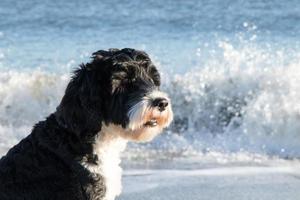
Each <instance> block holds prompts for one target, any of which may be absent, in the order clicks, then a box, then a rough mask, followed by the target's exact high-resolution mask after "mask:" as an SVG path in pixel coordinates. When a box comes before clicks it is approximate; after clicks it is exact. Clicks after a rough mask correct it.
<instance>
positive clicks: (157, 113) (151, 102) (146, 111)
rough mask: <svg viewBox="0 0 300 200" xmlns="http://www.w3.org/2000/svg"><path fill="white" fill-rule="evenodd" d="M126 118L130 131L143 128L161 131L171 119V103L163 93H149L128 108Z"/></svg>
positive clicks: (157, 91)
mask: <svg viewBox="0 0 300 200" xmlns="http://www.w3.org/2000/svg"><path fill="white" fill-rule="evenodd" d="M128 118H129V125H128V128H129V129H131V130H136V129H139V128H145V127H146V128H154V127H159V128H161V129H163V128H165V127H167V126H168V125H169V124H170V122H171V121H172V119H173V112H172V108H171V101H170V99H169V98H168V96H167V95H166V94H165V93H163V92H161V91H159V90H154V91H151V92H150V93H148V94H146V95H145V96H144V97H143V98H141V99H140V100H139V101H138V102H136V103H135V104H134V105H133V106H132V107H131V108H130V110H129V112H128Z"/></svg>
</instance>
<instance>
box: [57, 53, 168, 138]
mask: <svg viewBox="0 0 300 200" xmlns="http://www.w3.org/2000/svg"><path fill="white" fill-rule="evenodd" d="M92 58H93V60H92V62H90V63H87V64H85V65H81V67H80V69H78V70H76V71H75V73H74V77H73V78H72V80H71V81H70V83H69V85H68V87H67V89H66V93H65V96H64V97H63V99H62V102H61V104H60V106H59V107H58V109H57V116H58V119H59V121H60V122H61V123H63V124H64V125H65V126H66V128H69V129H71V130H72V131H73V132H76V133H78V134H80V135H83V134H93V133H95V132H99V131H100V130H101V128H102V125H104V126H106V128H114V129H115V130H116V131H118V132H119V133H120V135H121V136H122V137H125V138H127V139H130V140H136V141H149V140H151V139H152V138H153V137H154V136H155V135H157V134H158V133H160V132H161V131H162V129H163V128H165V127H167V126H168V125H169V124H170V122H171V121H172V118H173V113H172V109H171V102H170V99H169V98H168V96H167V95H166V94H165V93H163V92H161V91H160V90H159V86H160V75H159V73H158V71H157V69H156V67H155V66H154V65H153V63H152V62H151V60H150V58H149V56H148V55H147V54H146V53H145V52H142V51H136V50H134V49H122V50H118V49H111V50H109V51H102V50H101V51H98V52H95V53H94V54H93V57H92Z"/></svg>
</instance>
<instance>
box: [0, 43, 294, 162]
mask: <svg viewBox="0 0 300 200" xmlns="http://www.w3.org/2000/svg"><path fill="white" fill-rule="evenodd" d="M218 51H219V52H220V53H219V54H218V56H216V57H214V56H211V57H209V58H207V61H205V62H202V63H201V65H199V66H196V67H194V68H191V69H192V70H190V71H189V72H187V73H185V74H183V75H182V74H181V75H174V74H166V73H165V72H166V71H164V70H163V81H162V82H163V83H165V84H164V85H163V89H164V90H165V91H166V92H167V93H168V94H169V96H170V98H171V99H172V100H173V101H172V102H173V109H174V115H175V116H174V122H173V124H172V125H171V127H170V128H169V129H168V130H167V131H166V133H165V134H163V135H162V136H160V137H158V138H157V139H156V140H154V141H153V142H152V143H150V144H130V145H129V148H128V151H126V152H127V153H125V157H126V158H128V159H137V158H139V157H141V158H143V159H144V158H145V157H146V158H148V159H153V158H158V157H160V156H161V157H168V158H170V157H182V156H183V157H189V156H190V157H193V156H196V157H197V156H200V157H202V158H204V157H205V156H207V155H210V156H211V157H213V158H216V160H217V161H219V162H227V161H229V162H230V161H231V160H235V159H234V158H237V159H239V157H235V156H236V155H241V154H240V153H242V154H243V155H246V156H244V157H243V156H242V157H243V159H244V158H245V159H246V160H247V159H249V158H250V159H253V160H255V159H256V158H257V156H256V155H269V156H279V157H289V158H294V157H300V133H299V130H300V103H299V99H300V92H299V91H300V83H299V79H300V78H299V77H300V66H299V64H298V63H300V56H299V55H298V54H297V52H293V53H292V56H291V53H287V52H286V51H284V50H282V51H269V50H264V49H263V48H258V47H255V46H251V45H245V46H239V47H237V46H234V45H232V44H231V43H229V42H220V43H219V48H218ZM291 57H292V58H291ZM202 59H203V58H202ZM68 80H69V74H68V73H66V74H59V73H49V72H43V71H39V70H36V71H31V72H16V71H13V70H12V71H8V72H4V71H2V72H0V154H4V153H5V151H6V150H7V149H8V147H10V146H11V145H12V144H15V143H16V142H17V141H19V140H20V139H21V138H22V137H24V136H25V135H27V134H28V133H29V132H30V129H31V127H32V125H33V124H35V123H36V122H37V121H39V120H41V119H43V118H44V117H46V116H47V115H48V114H50V113H51V112H53V111H55V108H56V106H57V105H58V103H59V101H60V99H61V97H62V95H63V92H64V89H65V86H66V84H67V82H68ZM228 155H232V157H231V158H230V157H228ZM249 155H250V156H249Z"/></svg>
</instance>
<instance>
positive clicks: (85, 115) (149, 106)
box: [0, 49, 173, 200]
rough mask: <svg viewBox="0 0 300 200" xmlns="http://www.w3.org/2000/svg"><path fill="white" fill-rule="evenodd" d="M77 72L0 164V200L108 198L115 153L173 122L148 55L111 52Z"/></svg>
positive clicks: (117, 187)
mask: <svg viewBox="0 0 300 200" xmlns="http://www.w3.org/2000/svg"><path fill="white" fill-rule="evenodd" d="M92 59H93V60H92V61H91V62H90V63H87V64H85V65H84V64H82V65H81V66H80V68H79V69H77V70H76V71H75V72H74V76H73V77H72V79H71V81H70V83H69V84H68V86H67V88H66V91H65V95H64V97H63V98H62V101H61V103H60V105H59V106H58V107H57V110H56V112H55V113H53V114H51V115H50V116H49V117H47V119H46V120H45V121H41V122H39V123H38V124H36V125H35V126H34V128H33V130H32V133H31V134H30V135H29V136H27V137H26V138H25V139H23V140H22V141H21V142H20V143H19V144H17V145H16V146H15V147H13V148H12V149H10V150H9V151H8V153H7V154H6V155H5V156H4V157H2V159H1V160H0V199H1V200H44V199H45V200H46V199H48V200H50V199H51V200H52V199H53V200H60V199H61V200H67V199H71V200H75V199H78V200H82V199H84V200H88V199H92V200H96V199H97V200H113V199H115V197H116V196H118V195H119V194H120V193H121V173H122V169H121V168H120V167H119V164H120V152H122V151H123V150H124V149H125V147H126V143H127V141H142V142H144V141H150V140H152V139H153V138H154V137H155V136H156V135H157V134H159V133H160V132H161V131H162V130H163V128H165V127H167V126H168V125H169V124H170V122H171V121H172V118H173V113H172V110H171V105H170V99H169V98H168V97H167V95H166V94H165V93H163V92H161V91H159V86H160V75H159V73H158V71H157V69H156V68H155V66H154V65H153V63H152V62H151V60H150V58H149V56H148V55H147V54H146V53H145V52H142V51H137V50H134V49H122V50H118V49H110V50H109V51H102V50H101V51H98V52H96V53H94V54H93V57H92Z"/></svg>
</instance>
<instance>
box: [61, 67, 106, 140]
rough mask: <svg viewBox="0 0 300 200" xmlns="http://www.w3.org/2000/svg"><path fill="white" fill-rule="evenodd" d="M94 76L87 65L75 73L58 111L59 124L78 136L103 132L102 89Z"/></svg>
mask: <svg viewBox="0 0 300 200" xmlns="http://www.w3.org/2000/svg"><path fill="white" fill-rule="evenodd" d="M94 76H95V75H94V74H93V72H91V71H89V70H88V69H87V68H86V66H85V65H81V66H80V68H79V69H77V70H76V71H75V72H74V76H73V77H72V79H71V81H70V82H69V84H68V86H67V88H66V91H65V95H64V97H63V98H62V101H61V103H60V105H59V106H58V108H57V111H56V117H57V120H58V122H59V123H60V124H61V125H62V126H64V127H65V128H66V129H68V130H70V131H71V132H73V133H76V134H77V135H78V136H82V135H84V136H88V134H96V133H97V132H99V131H100V130H101V124H102V113H101V112H100V110H101V106H102V99H101V94H100V92H101V89H100V88H99V87H100V86H99V84H96V83H95V81H96V80H94V79H95V78H94ZM86 134H87V135H86Z"/></svg>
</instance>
